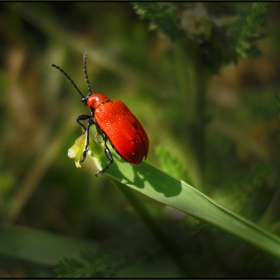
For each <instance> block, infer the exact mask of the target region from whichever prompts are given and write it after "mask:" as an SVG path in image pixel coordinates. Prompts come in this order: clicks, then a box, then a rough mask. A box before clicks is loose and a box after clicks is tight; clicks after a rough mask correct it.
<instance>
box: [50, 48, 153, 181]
mask: <svg viewBox="0 0 280 280" xmlns="http://www.w3.org/2000/svg"><path fill="white" fill-rule="evenodd" d="M86 63H87V54H86V53H85V54H84V76H85V80H86V84H87V87H88V91H89V93H88V95H87V96H84V95H83V94H82V93H81V91H80V90H79V88H78V87H77V85H76V84H75V83H74V82H73V80H72V79H71V78H70V77H69V75H68V74H67V73H66V72H65V71H64V70H62V69H61V68H60V67H59V66H57V65H55V64H52V66H53V67H55V68H57V69H58V70H60V72H62V73H63V74H64V75H65V76H66V77H67V79H68V80H69V81H70V83H71V84H72V85H73V86H74V87H75V89H76V90H77V91H78V93H79V94H80V95H81V96H82V102H83V103H84V104H85V105H87V106H88V107H89V109H90V112H91V115H80V116H78V117H77V122H78V124H79V125H81V126H82V128H83V129H84V132H83V133H84V134H85V136H86V143H85V146H84V150H83V157H82V159H81V162H83V161H84V160H85V159H86V156H87V152H88V146H89V131H90V127H91V126H92V125H95V126H96V129H97V132H98V134H100V135H101V136H102V138H103V144H104V152H105V155H106V157H107V158H108V159H109V161H108V162H107V164H106V166H105V167H104V168H103V169H102V170H100V171H99V172H97V173H96V174H95V176H98V175H100V174H103V173H104V172H105V171H106V170H107V169H108V168H109V166H110V165H111V164H112V163H113V161H114V160H113V156H112V154H111V152H110V149H109V148H108V146H107V140H109V141H110V143H111V145H112V147H113V148H114V149H115V151H116V152H117V153H118V154H119V155H120V156H121V157H122V158H123V159H124V160H125V161H127V162H129V163H132V164H136V165H138V164H140V163H141V162H142V160H143V158H145V159H146V158H147V156H148V152H149V139H148V136H147V134H146V132H145V130H144V128H143V127H142V125H141V124H140V122H139V121H138V120H137V118H136V117H135V116H134V115H133V114H132V113H131V111H130V110H129V109H128V108H127V106H126V105H125V104H124V103H123V102H121V101H119V100H111V99H109V98H108V97H107V96H105V95H103V94H100V93H92V91H91V87H90V83H89V80H88V75H87V68H86ZM85 120H87V123H86V125H84V124H83V123H82V121H85Z"/></svg>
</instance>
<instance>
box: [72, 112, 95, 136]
mask: <svg viewBox="0 0 280 280" xmlns="http://www.w3.org/2000/svg"><path fill="white" fill-rule="evenodd" d="M91 118H92V116H89V115H80V116H78V117H77V119H76V120H77V123H78V124H79V125H80V126H81V127H82V128H83V129H84V133H85V131H86V130H87V128H86V127H85V125H84V124H83V123H81V121H85V120H89V119H91Z"/></svg>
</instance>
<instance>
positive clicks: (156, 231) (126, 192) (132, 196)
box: [110, 178, 191, 277]
mask: <svg viewBox="0 0 280 280" xmlns="http://www.w3.org/2000/svg"><path fill="white" fill-rule="evenodd" d="M110 180H111V182H112V183H113V184H114V185H115V186H116V187H117V189H118V190H119V191H120V192H121V193H122V195H123V196H124V198H125V199H126V200H127V201H128V202H129V204H130V205H131V207H132V208H133V210H134V211H135V212H136V213H137V214H138V215H139V217H140V218H141V219H142V221H143V222H144V223H145V224H146V226H147V227H148V228H149V229H150V231H151V232H152V234H153V235H154V236H155V238H156V239H157V241H158V242H159V243H160V244H161V245H162V247H163V249H164V250H165V251H166V252H167V253H168V255H169V256H170V257H171V258H172V259H173V260H174V262H175V263H176V264H177V265H179V267H180V269H181V271H182V273H183V275H184V276H185V277H186V276H188V277H190V276H191V275H190V274H191V273H190V272H189V271H188V269H187V268H186V264H184V262H183V261H182V260H181V258H180V257H179V256H180V254H179V253H178V252H177V250H176V249H175V248H174V246H173V245H172V243H171V241H170V240H169V239H168V238H167V237H166V236H165V235H164V233H163V232H162V231H161V230H160V228H159V226H158V225H157V224H156V222H155V220H154V219H153V217H152V216H151V215H150V213H149V211H148V210H147V208H146V207H145V206H144V204H143V203H142V201H141V200H140V199H139V197H138V196H137V194H136V193H135V191H134V190H131V189H130V188H129V187H127V186H126V185H123V184H122V183H120V182H118V181H117V180H115V179H113V178H110Z"/></svg>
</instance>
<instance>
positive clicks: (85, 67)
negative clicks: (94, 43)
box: [84, 53, 92, 96]
mask: <svg viewBox="0 0 280 280" xmlns="http://www.w3.org/2000/svg"><path fill="white" fill-rule="evenodd" d="M84 77H85V80H86V84H87V87H88V96H89V95H91V94H92V91H91V88H90V84H89V80H88V73H87V53H84Z"/></svg>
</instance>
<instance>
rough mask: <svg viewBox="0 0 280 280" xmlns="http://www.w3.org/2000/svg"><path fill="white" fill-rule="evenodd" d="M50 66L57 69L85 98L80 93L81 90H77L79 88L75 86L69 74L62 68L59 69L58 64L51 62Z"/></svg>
mask: <svg viewBox="0 0 280 280" xmlns="http://www.w3.org/2000/svg"><path fill="white" fill-rule="evenodd" d="M52 67H54V68H56V69H58V70H59V71H60V72H61V73H62V74H63V75H64V76H65V77H66V78H67V79H68V80H69V82H70V83H71V84H72V85H73V86H74V88H75V89H76V90H77V91H78V93H79V94H80V95H81V96H82V97H83V98H85V96H84V95H83V94H82V93H81V91H80V90H79V88H78V87H77V85H76V84H75V83H74V81H73V80H72V79H71V78H70V77H69V75H68V74H67V73H66V72H65V71H64V70H63V69H61V68H60V67H59V66H57V65H55V64H52Z"/></svg>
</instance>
